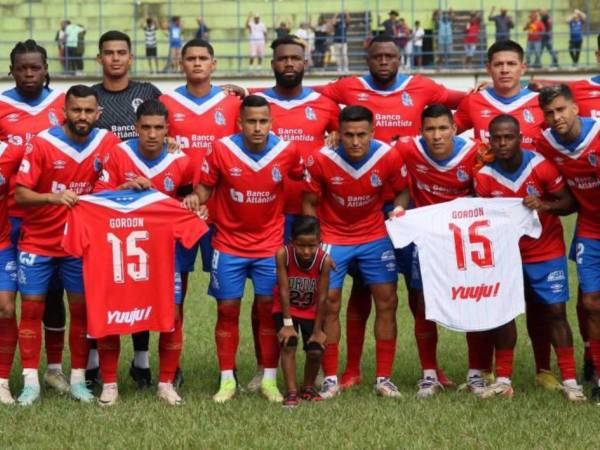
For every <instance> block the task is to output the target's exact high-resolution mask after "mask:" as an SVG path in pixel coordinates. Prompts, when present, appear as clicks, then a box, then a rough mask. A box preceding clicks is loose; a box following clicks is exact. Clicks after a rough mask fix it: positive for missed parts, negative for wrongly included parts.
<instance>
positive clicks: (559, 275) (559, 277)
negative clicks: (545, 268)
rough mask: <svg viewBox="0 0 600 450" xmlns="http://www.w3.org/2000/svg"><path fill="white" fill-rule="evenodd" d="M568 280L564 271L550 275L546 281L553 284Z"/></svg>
mask: <svg viewBox="0 0 600 450" xmlns="http://www.w3.org/2000/svg"><path fill="white" fill-rule="evenodd" d="M566 278H567V277H566V276H565V272H564V271H563V270H555V271H553V272H550V273H549V274H548V277H547V278H546V280H547V281H548V282H553V281H563V280H566Z"/></svg>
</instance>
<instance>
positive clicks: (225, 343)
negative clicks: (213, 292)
mask: <svg viewBox="0 0 600 450" xmlns="http://www.w3.org/2000/svg"><path fill="white" fill-rule="evenodd" d="M239 319H240V303H239V302H233V303H232V302H225V303H218V304H217V325H216V326H215V343H216V344H217V357H218V359H219V369H220V370H221V371H223V370H233V369H235V356H236V353H237V349H238V345H239V343H240V330H239Z"/></svg>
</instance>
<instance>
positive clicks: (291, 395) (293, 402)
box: [283, 391, 300, 408]
mask: <svg viewBox="0 0 600 450" xmlns="http://www.w3.org/2000/svg"><path fill="white" fill-rule="evenodd" d="M299 404H300V400H299V399H298V394H297V393H296V391H290V392H288V393H287V395H286V396H285V397H284V398H283V407H284V408H295V407H296V406H298V405H299Z"/></svg>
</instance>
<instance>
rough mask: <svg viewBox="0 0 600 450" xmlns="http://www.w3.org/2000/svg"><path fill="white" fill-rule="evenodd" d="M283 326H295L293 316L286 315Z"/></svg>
mask: <svg viewBox="0 0 600 450" xmlns="http://www.w3.org/2000/svg"><path fill="white" fill-rule="evenodd" d="M283 326H284V327H293V326H294V321H293V320H292V319H291V318H289V317H286V318H284V319H283Z"/></svg>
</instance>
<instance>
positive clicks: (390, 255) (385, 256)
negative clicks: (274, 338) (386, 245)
mask: <svg viewBox="0 0 600 450" xmlns="http://www.w3.org/2000/svg"><path fill="white" fill-rule="evenodd" d="M395 259H396V255H395V254H394V251H393V250H385V251H384V252H383V253H381V260H382V261H393V260H395Z"/></svg>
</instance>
